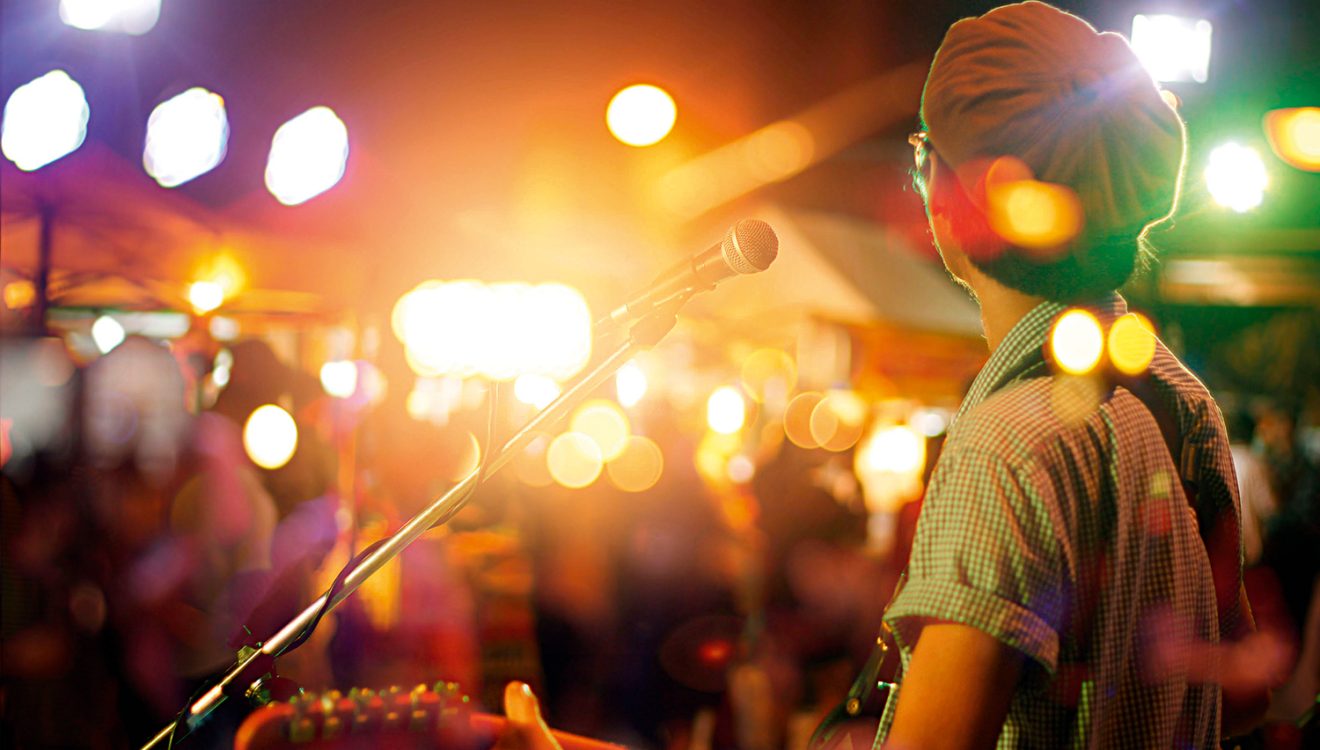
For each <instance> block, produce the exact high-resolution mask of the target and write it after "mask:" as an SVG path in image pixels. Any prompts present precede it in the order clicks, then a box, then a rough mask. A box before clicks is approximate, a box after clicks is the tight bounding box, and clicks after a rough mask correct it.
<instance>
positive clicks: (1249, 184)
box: [1205, 143, 1270, 213]
mask: <svg viewBox="0 0 1320 750" xmlns="http://www.w3.org/2000/svg"><path fill="white" fill-rule="evenodd" d="M1269 183H1270V176H1269V174H1267V173H1266V172H1265V162H1264V161H1262V160H1261V158H1260V154H1258V153H1256V150H1255V149H1254V148H1251V147H1249V146H1240V145H1238V144H1236V143H1225V144H1224V145H1222V146H1220V147H1218V148H1216V149H1215V150H1214V151H1211V152H1210V163H1209V165H1207V166H1206V168H1205V186H1206V188H1207V189H1208V190H1209V191H1210V195H1211V197H1213V198H1214V199H1215V202H1216V203H1218V204H1219V205H1221V206H1225V207H1227V208H1231V209H1233V210H1234V211H1237V212H1238V213H1244V212H1246V211H1250V210H1251V209H1253V208H1255V207H1256V206H1259V205H1260V204H1261V202H1262V201H1263V200H1265V188H1266V187H1267V186H1268V185H1269Z"/></svg>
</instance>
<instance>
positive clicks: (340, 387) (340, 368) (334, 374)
mask: <svg viewBox="0 0 1320 750" xmlns="http://www.w3.org/2000/svg"><path fill="white" fill-rule="evenodd" d="M357 385H358V366H357V363H356V362H353V361H352V360H347V359H341V360H336V361H333V362H326V363H325V364H323V365H321V387H322V388H324V389H325V392H326V393H328V394H330V395H331V396H334V397H335V398H348V397H349V396H352V395H353V394H354V393H355V392H356V391H357Z"/></svg>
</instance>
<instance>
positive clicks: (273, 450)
mask: <svg viewBox="0 0 1320 750" xmlns="http://www.w3.org/2000/svg"><path fill="white" fill-rule="evenodd" d="M243 449H244V450H245V451H247V455H248V458H250V459H252V463H254V464H256V465H257V466H260V467H261V468H263V469H278V468H280V467H281V466H283V465H285V464H287V463H288V462H289V459H290V458H293V452H294V451H295V450H297V449H298V425H297V423H295V422H294V421H293V417H291V416H289V413H288V412H287V411H285V410H283V409H281V408H280V407H278V406H276V405H275V404H266V405H265V406H258V407H257V408H256V409H255V410H253V412H252V414H251V415H250V416H248V418H247V423H246V424H244V425H243Z"/></svg>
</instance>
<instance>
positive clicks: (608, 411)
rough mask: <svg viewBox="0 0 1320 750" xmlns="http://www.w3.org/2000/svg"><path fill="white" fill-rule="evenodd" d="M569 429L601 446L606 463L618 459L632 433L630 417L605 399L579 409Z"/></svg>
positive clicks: (602, 456) (601, 453)
mask: <svg viewBox="0 0 1320 750" xmlns="http://www.w3.org/2000/svg"><path fill="white" fill-rule="evenodd" d="M568 429H569V431H571V432H576V433H578V434H580V435H586V436H587V437H589V438H591V440H592V441H593V442H595V443H596V445H598V446H600V455H601V458H603V459H605V460H606V461H612V460H614V459H615V458H618V456H619V454H620V453H622V452H623V448H624V446H625V444H626V443H627V442H628V436H629V435H630V434H631V433H632V425H630V424H629V423H628V416H627V415H626V414H624V413H623V410H622V409H620V408H619V407H618V406H616V405H615V404H613V403H611V402H609V401H606V400H604V399H597V400H594V401H588V402H587V403H585V404H583V405H582V406H580V407H578V410H577V411H576V412H574V413H573V419H572V420H571V421H570V422H569V426H568Z"/></svg>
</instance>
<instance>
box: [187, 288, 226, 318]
mask: <svg viewBox="0 0 1320 750" xmlns="http://www.w3.org/2000/svg"><path fill="white" fill-rule="evenodd" d="M224 302H225V289H224V287H222V286H220V285H219V284H217V283H215V282H214V281H194V282H193V283H192V285H190V286H189V287H188V304H190V305H192V308H193V311H194V312H196V313H197V314H198V315H205V314H206V313H209V312H211V311H212V310H214V309H216V308H218V307H220V305H222V304H224Z"/></svg>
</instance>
